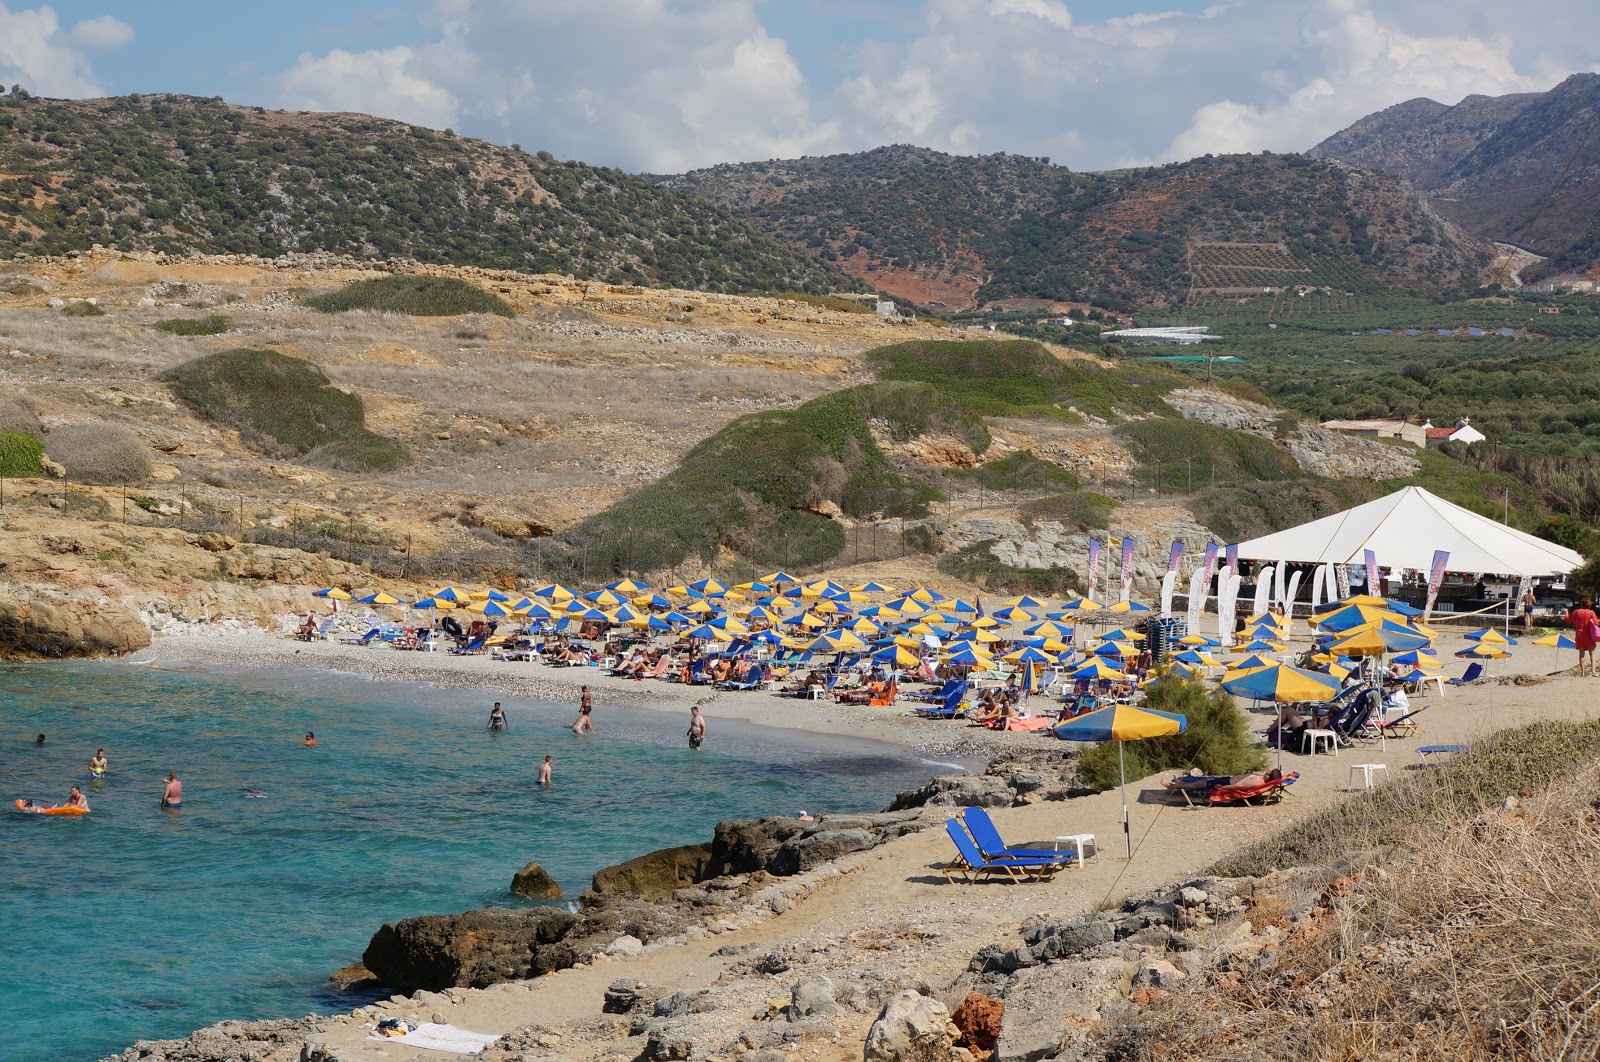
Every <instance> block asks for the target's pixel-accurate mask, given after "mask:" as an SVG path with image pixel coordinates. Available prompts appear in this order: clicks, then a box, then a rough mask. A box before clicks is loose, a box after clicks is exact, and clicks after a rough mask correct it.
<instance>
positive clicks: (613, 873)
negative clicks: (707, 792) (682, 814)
mask: <svg viewBox="0 0 1600 1062" xmlns="http://www.w3.org/2000/svg"><path fill="white" fill-rule="evenodd" d="M719 829H720V827H719ZM710 855H711V849H710V848H709V847H708V846H706V845H703V844H688V845H683V846H681V847H679V848H662V849H660V850H659V851H655V852H648V853H646V854H645V855H642V856H639V857H637V858H635V859H630V860H628V861H627V862H626V863H618V864H617V865H616V866H613V867H604V868H602V869H601V870H598V871H596V872H595V875H594V880H593V882H592V883H591V884H590V888H591V889H593V890H594V892H596V893H598V894H599V895H602V896H607V895H624V896H637V897H639V898H640V899H644V900H661V899H666V898H667V897H669V896H671V895H672V893H673V891H674V890H675V889H681V888H683V887H684V886H685V885H693V884H696V883H697V882H700V881H703V880H705V878H706V877H708V876H709V875H707V874H706V863H707V860H708V858H709V857H710Z"/></svg>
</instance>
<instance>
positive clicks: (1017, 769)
mask: <svg viewBox="0 0 1600 1062" xmlns="http://www.w3.org/2000/svg"><path fill="white" fill-rule="evenodd" d="M1082 792H1084V790H1083V789H1082V788H1081V786H1080V784H1079V781H1078V767H1077V760H1076V758H1074V757H1072V756H1070V755H1069V754H1068V753H1066V752H1058V751H1056V750H1053V749H1052V750H1050V751H1048V752H1046V751H1038V752H1034V751H1029V752H1012V753H1006V754H1005V755H1003V756H1000V757H997V758H996V759H995V760H993V761H992V762H990V764H989V766H988V768H987V769H986V770H985V771H984V772H983V773H982V774H943V775H939V776H938V777H936V778H933V779H931V780H929V781H928V783H927V784H926V785H923V786H922V787H920V788H918V789H911V790H908V791H906V792H904V793H900V794H898V795H897V796H896V797H895V798H894V802H893V803H892V804H890V805H889V808H890V810H891V811H901V810H905V809H908V808H920V807H926V806H930V805H932V806H937V807H974V806H976V807H983V808H1009V807H1017V806H1019V805H1022V804H1037V803H1039V802H1040V801H1041V800H1065V799H1067V798H1068V797H1071V796H1076V795H1079V794H1081V793H1082Z"/></svg>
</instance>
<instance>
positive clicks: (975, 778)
mask: <svg viewBox="0 0 1600 1062" xmlns="http://www.w3.org/2000/svg"><path fill="white" fill-rule="evenodd" d="M1015 802H1016V791H1015V790H1013V789H1012V788H1011V786H1010V785H1008V784H1007V783H1006V781H1005V780H1004V779H1001V778H994V777H990V776H989V775H983V774H944V775H940V776H939V777H937V778H933V779H930V780H929V781H928V783H927V784H926V785H924V786H922V788H920V789H912V790H909V791H907V792H904V793H899V794H897V795H896V796H895V798H894V800H893V802H892V803H890V805H889V808H890V810H892V811H899V810H901V809H904V808H920V807H927V806H935V807H980V808H1009V807H1011V805H1012V804H1014V803H1015Z"/></svg>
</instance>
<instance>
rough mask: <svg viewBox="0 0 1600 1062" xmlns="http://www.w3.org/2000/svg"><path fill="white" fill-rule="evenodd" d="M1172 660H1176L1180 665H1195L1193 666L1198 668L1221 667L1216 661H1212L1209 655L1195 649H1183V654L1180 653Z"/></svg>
mask: <svg viewBox="0 0 1600 1062" xmlns="http://www.w3.org/2000/svg"><path fill="white" fill-rule="evenodd" d="M1173 659H1174V660H1177V661H1179V662H1181V663H1185V664H1195V665H1198V666H1200V667H1221V666H1222V665H1221V664H1219V663H1218V662H1217V661H1216V660H1214V659H1212V657H1211V654H1210V653H1202V652H1200V651H1199V650H1196V649H1185V650H1184V651H1183V652H1181V653H1179V654H1178V655H1177V656H1175V657H1173Z"/></svg>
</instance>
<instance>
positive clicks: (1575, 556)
mask: <svg viewBox="0 0 1600 1062" xmlns="http://www.w3.org/2000/svg"><path fill="white" fill-rule="evenodd" d="M1369 549H1370V550H1372V551H1373V553H1375V554H1377V557H1378V564H1379V566H1381V567H1384V568H1388V569H1391V570H1392V569H1395V568H1413V569H1416V570H1417V571H1427V570H1428V568H1429V567H1430V566H1431V565H1432V564H1433V551H1434V550H1436V549H1444V550H1449V551H1450V560H1449V561H1448V562H1447V565H1446V566H1447V567H1448V568H1449V569H1450V570H1451V571H1453V572H1475V573H1478V574H1493V575H1517V576H1536V575H1563V574H1565V573H1567V572H1570V571H1572V570H1573V569H1574V568H1577V567H1579V566H1581V565H1582V564H1583V557H1582V555H1581V554H1579V553H1577V552H1575V551H1573V550H1570V549H1567V548H1566V547H1565V546H1558V545H1556V544H1555V543H1554V542H1546V541H1545V540H1544V539H1542V538H1535V537H1534V536H1533V535H1529V534H1524V533H1523V532H1521V531H1517V530H1515V529H1513V528H1509V527H1506V526H1505V525H1504V524H1500V523H1496V522H1495V521H1493V520H1491V519H1489V518H1488V517H1485V516H1479V515H1478V514H1477V513H1475V512H1473V511H1471V510H1470V509H1463V508H1462V507H1461V506H1459V505H1454V504H1452V503H1450V502H1447V501H1445V500H1444V499H1443V498H1440V497H1438V496H1437V495H1434V494H1430V493H1428V492H1427V491H1425V490H1423V489H1422V488H1421V487H1407V488H1405V489H1404V490H1401V491H1397V492H1395V493H1394V494H1390V495H1388V496H1387V497H1383V498H1379V499H1377V500H1376V501H1370V502H1367V503H1366V504H1365V505H1358V506H1356V507H1355V508H1354V509H1346V510H1345V511H1344V512H1342V513H1335V514H1333V515H1332V516H1325V517H1323V518H1322V519H1320V520H1313V521H1311V522H1310V523H1309V524H1301V525H1300V526H1299V527H1291V528H1289V529H1287V530H1285V531H1279V532H1278V533H1276V534H1272V535H1266V536H1263V537H1261V538H1256V539H1251V540H1250V541H1249V542H1243V543H1240V545H1239V556H1240V557H1241V558H1243V559H1245V560H1253V561H1274V562H1275V561H1298V562H1303V563H1308V564H1321V563H1324V562H1328V563H1332V564H1361V563H1363V562H1364V558H1365V554H1364V552H1363V551H1364V550H1369Z"/></svg>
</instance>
